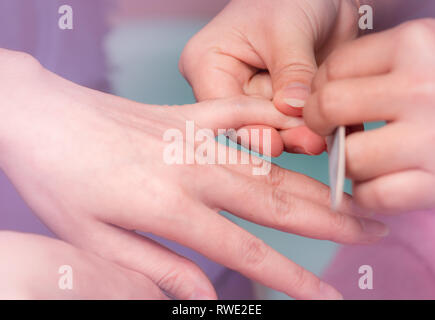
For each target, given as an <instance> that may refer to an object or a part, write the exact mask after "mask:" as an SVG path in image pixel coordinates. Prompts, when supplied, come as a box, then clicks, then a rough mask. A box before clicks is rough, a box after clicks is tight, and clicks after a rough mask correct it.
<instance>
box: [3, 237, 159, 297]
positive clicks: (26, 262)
mask: <svg viewBox="0 0 435 320" xmlns="http://www.w3.org/2000/svg"><path fill="white" fill-rule="evenodd" d="M0 261H1V262H0V299H10V300H12V299H13V300H15V299H31V300H35V299H43V300H47V299H50V300H51V299H167V298H166V296H165V295H164V294H163V292H162V291H161V290H160V289H159V287H157V286H156V285H155V284H154V283H153V282H152V281H151V280H150V279H148V278H147V277H144V276H143V275H141V274H140V273H137V272H134V271H131V270H128V269H125V268H121V267H120V266H118V265H116V264H114V263H111V262H108V261H106V260H104V259H101V258H100V257H98V256H96V255H93V254H91V253H89V252H86V251H82V250H78V249H76V248H74V247H73V246H71V245H69V244H67V243H65V242H62V241H59V240H55V239H50V238H46V237H42V236H39V235H34V234H23V233H16V232H5V231H2V232H0ZM65 265H66V266H69V267H71V269H70V270H68V271H66V272H70V273H69V274H68V275H69V276H71V278H69V279H68V281H71V282H70V283H68V284H71V286H72V287H71V288H70V289H64V288H62V287H60V286H59V282H61V280H62V279H61V278H62V276H67V275H66V274H65V273H59V272H60V271H62V269H60V268H61V267H62V266H65ZM59 270H60V271H59Z"/></svg>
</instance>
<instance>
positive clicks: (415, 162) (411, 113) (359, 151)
mask: <svg viewBox="0 0 435 320" xmlns="http://www.w3.org/2000/svg"><path fill="white" fill-rule="evenodd" d="M434 52H435V20H433V19H430V20H416V21H412V22H408V23H405V24H403V25H400V26H398V27H396V28H394V29H391V30H388V31H385V32H382V33H378V34H373V35H370V36H366V37H363V38H361V39H358V40H356V41H354V42H352V43H349V44H346V45H344V46H343V47H341V48H340V49H338V50H337V51H335V52H333V53H332V54H331V56H330V57H329V58H328V59H327V60H326V62H325V63H324V64H323V65H322V66H321V67H320V70H319V72H318V74H317V75H316V78H315V81H314V88H315V92H314V93H313V95H312V96H311V97H310V99H309V100H308V102H307V105H306V107H305V110H304V118H305V121H306V123H307V124H308V126H309V127H310V128H311V129H312V130H314V131H315V132H316V133H317V134H320V135H328V134H330V133H331V132H332V130H333V129H334V128H335V127H337V126H339V125H354V124H361V123H363V122H370V121H382V120H385V121H387V125H386V126H385V127H382V128H380V129H377V130H373V131H368V132H358V133H353V134H351V135H350V136H348V137H347V142H346V158H347V161H346V166H347V176H348V177H349V178H351V179H353V180H354V182H355V184H354V193H353V194H354V200H355V201H356V202H357V203H358V204H359V205H360V206H361V207H364V208H366V209H369V210H374V211H380V212H400V211H407V210H414V209H417V210H418V209H427V208H433V207H435V191H434V190H435V151H434V150H435V149H434V141H435V140H434V137H435V126H434V124H435V74H434V70H435V59H434V56H433V53H434Z"/></svg>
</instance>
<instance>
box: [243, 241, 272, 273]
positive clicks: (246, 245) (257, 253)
mask: <svg viewBox="0 0 435 320" xmlns="http://www.w3.org/2000/svg"><path fill="white" fill-rule="evenodd" d="M268 251H269V248H268V246H267V245H266V244H265V243H264V242H263V241H262V240H260V239H258V238H255V237H252V236H249V237H247V238H246V239H244V240H243V241H242V245H241V256H242V259H243V262H244V264H245V265H248V266H249V267H250V268H257V267H259V266H260V265H261V264H262V263H263V261H264V260H265V259H266V257H267V254H268Z"/></svg>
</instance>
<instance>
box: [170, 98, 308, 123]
mask: <svg viewBox="0 0 435 320" xmlns="http://www.w3.org/2000/svg"><path fill="white" fill-rule="evenodd" d="M169 110H170V109H169ZM177 110H178V111H179V112H180V114H181V115H183V116H184V117H186V119H194V120H195V122H196V124H198V126H199V127H201V128H211V129H214V130H216V129H230V128H234V129H238V128H241V127H244V126H250V125H260V124H261V125H265V126H269V127H273V128H276V129H289V128H294V127H297V126H300V125H301V124H302V123H303V120H302V119H301V118H294V117H288V116H285V115H283V114H282V113H281V112H278V111H277V110H276V109H275V108H274V106H273V104H272V102H270V101H269V100H266V99H259V98H251V97H246V96H239V97H233V98H228V99H218V100H211V101H204V102H201V103H197V104H193V105H186V106H181V107H179V108H178V109H177Z"/></svg>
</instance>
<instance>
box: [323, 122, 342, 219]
mask: <svg viewBox="0 0 435 320" xmlns="http://www.w3.org/2000/svg"><path fill="white" fill-rule="evenodd" d="M345 140H346V128H345V127H344V126H340V127H338V128H337V129H336V130H335V132H334V133H333V135H332V136H330V137H328V141H327V143H328V151H329V186H330V188H331V209H332V210H333V211H336V210H337V209H338V208H339V207H340V204H341V200H342V199H343V188H344V179H345V171H346V168H345V165H346V162H345Z"/></svg>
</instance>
